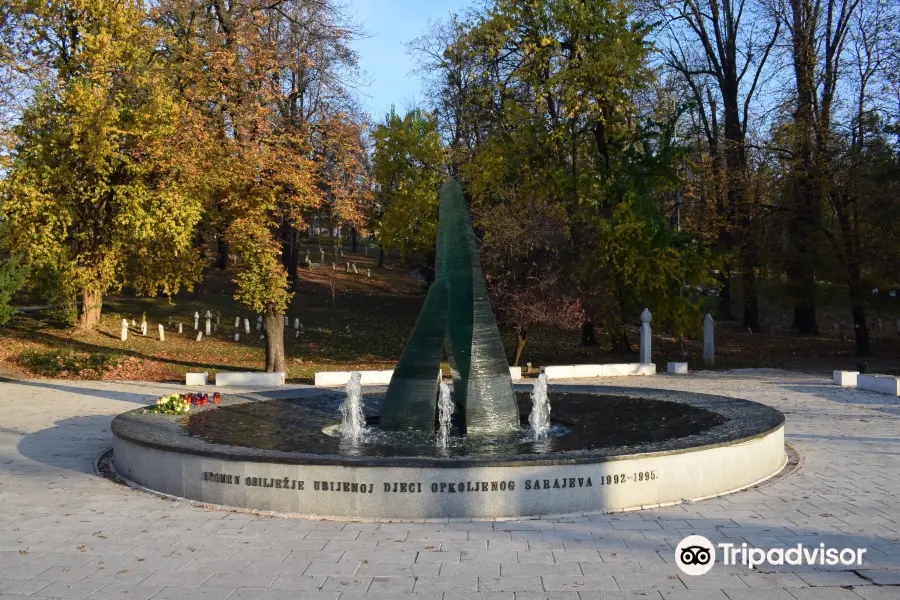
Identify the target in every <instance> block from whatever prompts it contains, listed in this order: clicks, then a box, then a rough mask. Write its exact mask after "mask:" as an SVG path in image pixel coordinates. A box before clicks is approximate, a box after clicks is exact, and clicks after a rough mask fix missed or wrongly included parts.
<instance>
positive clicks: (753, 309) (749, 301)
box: [741, 251, 761, 333]
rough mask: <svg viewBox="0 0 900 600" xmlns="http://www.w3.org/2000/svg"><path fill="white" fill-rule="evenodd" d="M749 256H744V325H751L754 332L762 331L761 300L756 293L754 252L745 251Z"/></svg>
mask: <svg viewBox="0 0 900 600" xmlns="http://www.w3.org/2000/svg"><path fill="white" fill-rule="evenodd" d="M744 253H745V254H749V256H745V257H744V265H743V267H744V269H743V270H744V273H743V276H742V277H741V282H742V283H743V290H742V291H743V293H744V319H743V321H742V325H743V326H744V327H749V328H750V331H752V332H753V333H758V332H759V331H761V327H760V325H759V300H758V298H757V293H756V272H755V271H754V270H753V269H754V265H755V263H756V261H755V260H753V256H752V254H750V253H749V252H746V251H745V252H744Z"/></svg>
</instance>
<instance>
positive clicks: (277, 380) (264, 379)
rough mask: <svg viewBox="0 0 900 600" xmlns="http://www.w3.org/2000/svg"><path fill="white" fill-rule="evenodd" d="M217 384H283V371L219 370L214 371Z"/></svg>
mask: <svg viewBox="0 0 900 600" xmlns="http://www.w3.org/2000/svg"><path fill="white" fill-rule="evenodd" d="M216 385H217V386H234V385H248V386H273V385H284V373H281V372H279V373H265V372H261V371H245V372H229V371H220V372H218V373H216Z"/></svg>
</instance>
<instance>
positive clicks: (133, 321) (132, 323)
mask: <svg viewBox="0 0 900 600" xmlns="http://www.w3.org/2000/svg"><path fill="white" fill-rule="evenodd" d="M131 326H132V327H135V326H137V321H135V320H134V319H132V320H131Z"/></svg>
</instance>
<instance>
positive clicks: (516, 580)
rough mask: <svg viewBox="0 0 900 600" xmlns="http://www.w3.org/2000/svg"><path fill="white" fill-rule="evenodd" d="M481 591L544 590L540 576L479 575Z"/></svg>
mask: <svg viewBox="0 0 900 600" xmlns="http://www.w3.org/2000/svg"><path fill="white" fill-rule="evenodd" d="M478 591H480V592H542V591H544V588H543V585H542V583H541V578H540V577H497V578H493V577H479V578H478Z"/></svg>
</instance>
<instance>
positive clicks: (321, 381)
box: [313, 370, 394, 387]
mask: <svg viewBox="0 0 900 600" xmlns="http://www.w3.org/2000/svg"><path fill="white" fill-rule="evenodd" d="M351 373H352V371H322V372H321V373H316V374H315V375H314V378H313V383H314V384H315V385H316V386H319V387H336V386H341V385H346V383H347V382H348V381H350V374H351ZM359 373H360V375H362V378H361V379H360V383H361V384H362V385H387V384H389V383H390V382H391V376H392V375H393V374H394V371H393V370H390V371H359Z"/></svg>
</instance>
